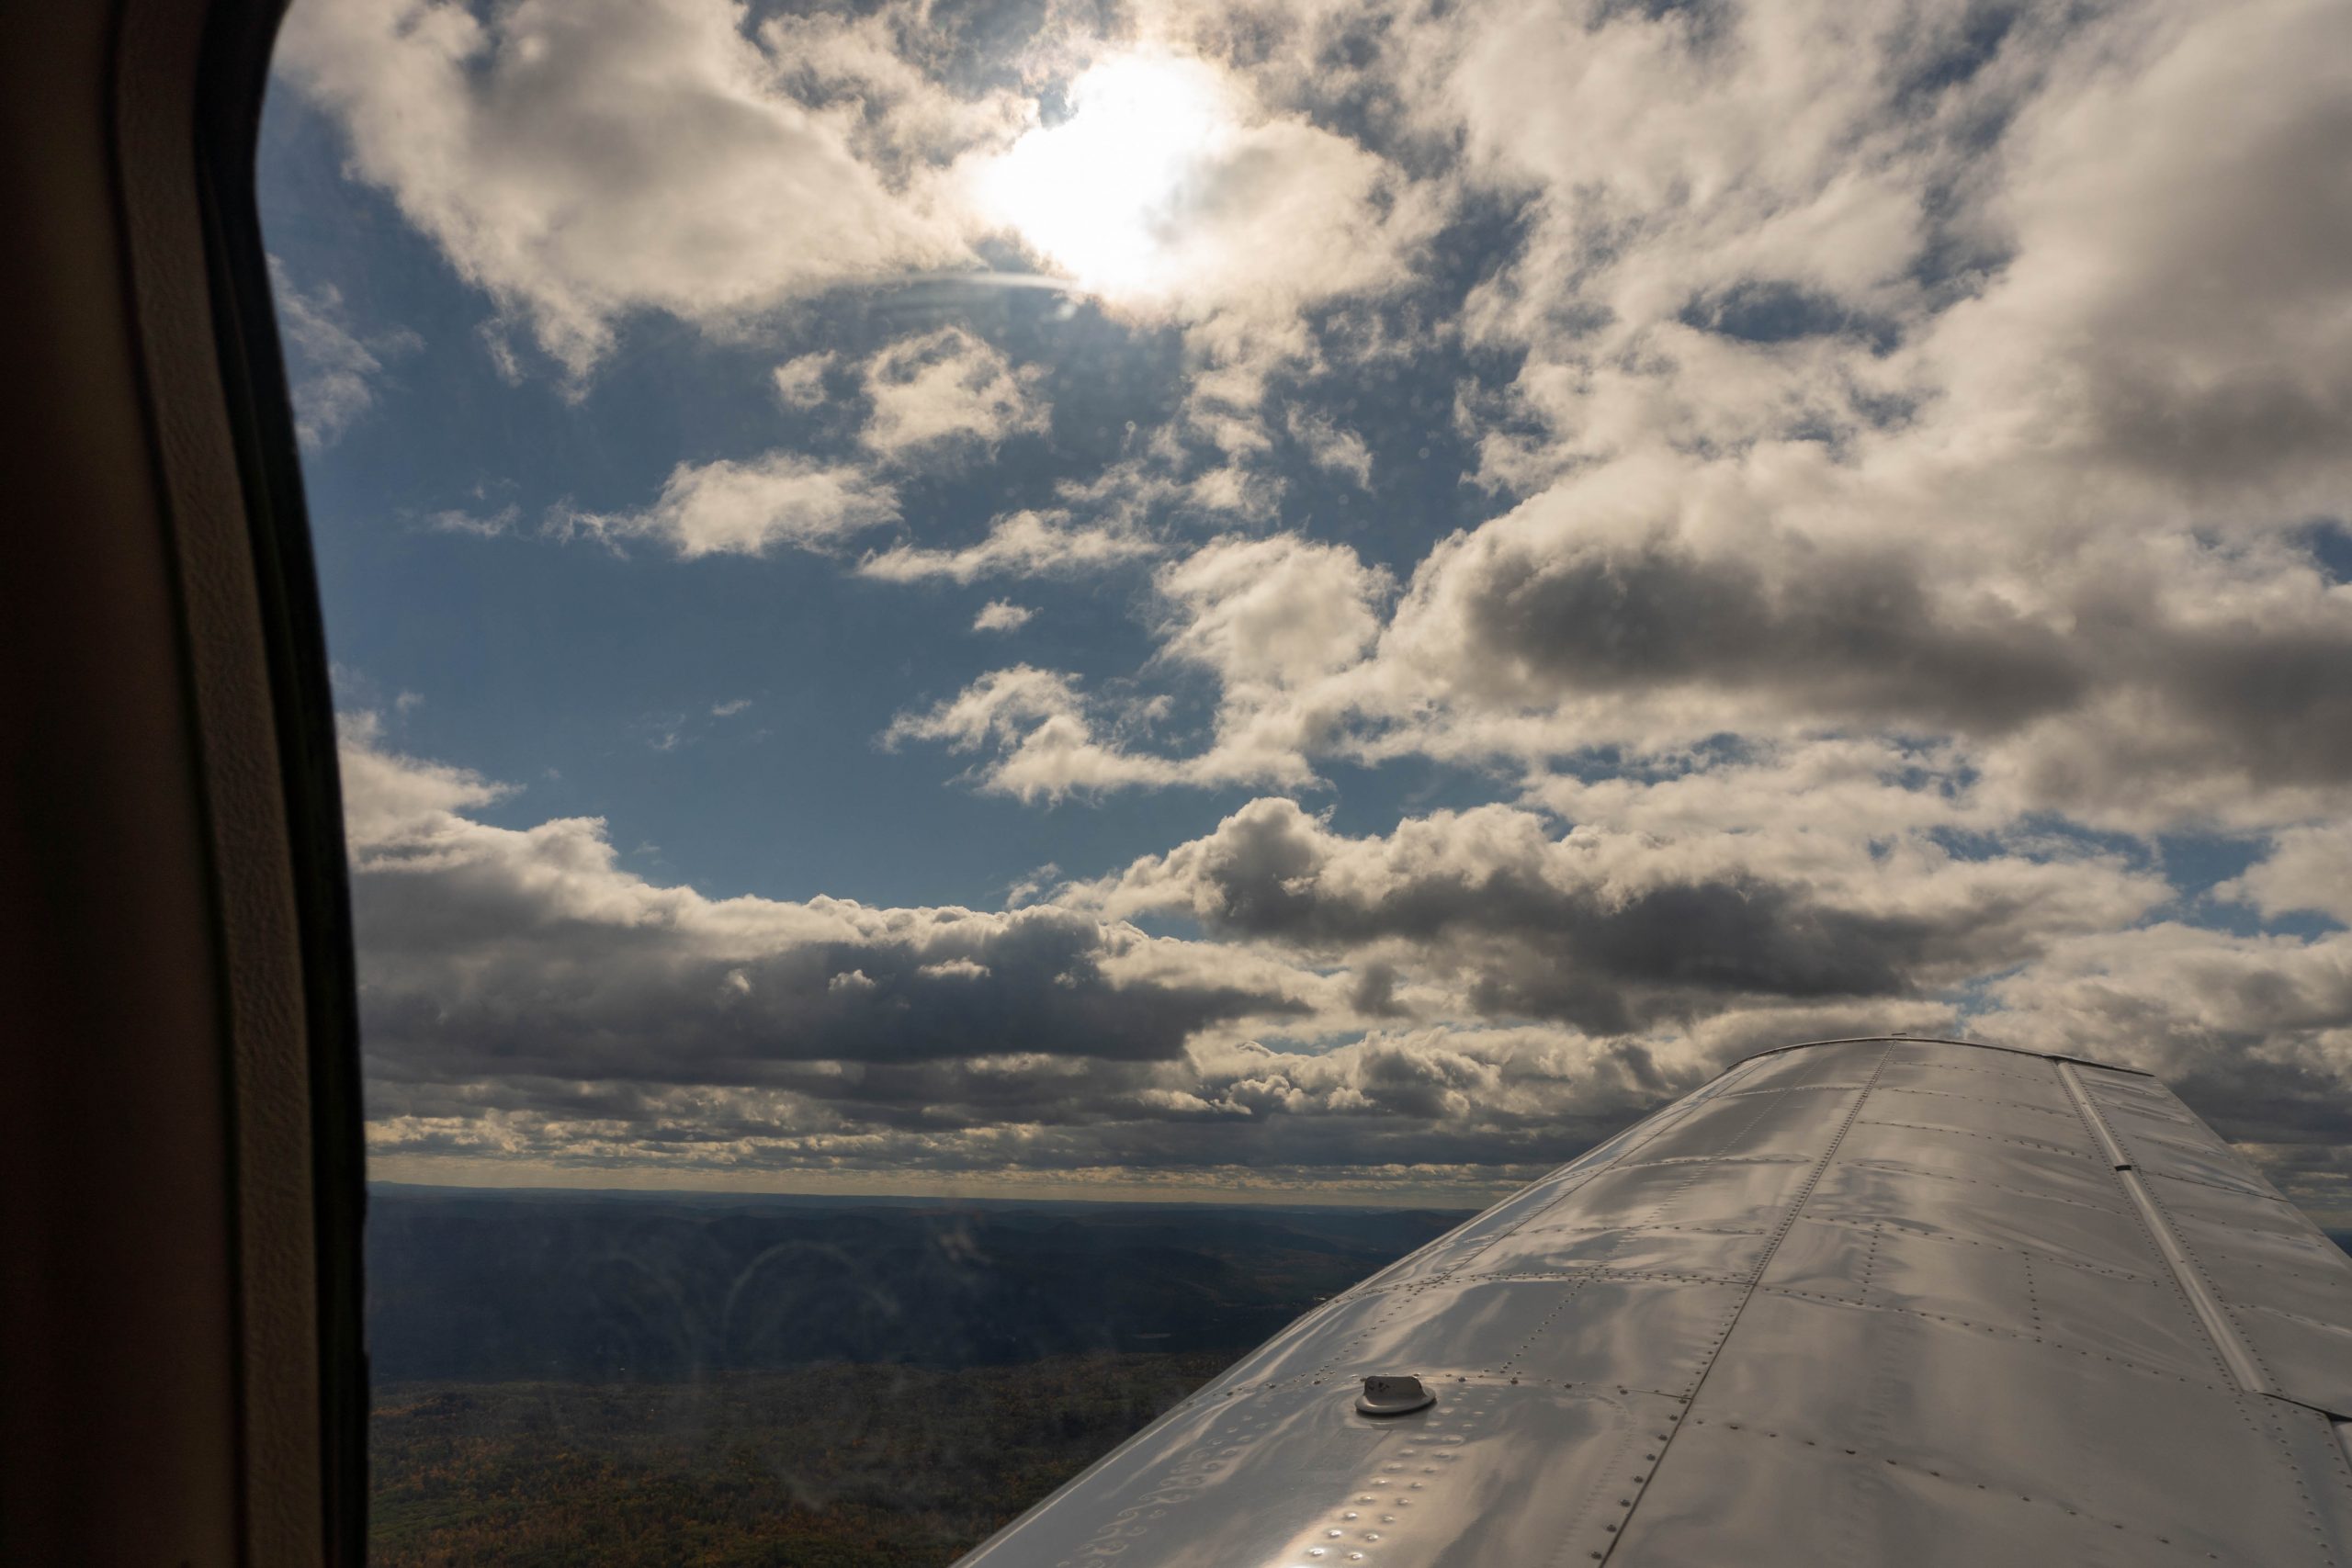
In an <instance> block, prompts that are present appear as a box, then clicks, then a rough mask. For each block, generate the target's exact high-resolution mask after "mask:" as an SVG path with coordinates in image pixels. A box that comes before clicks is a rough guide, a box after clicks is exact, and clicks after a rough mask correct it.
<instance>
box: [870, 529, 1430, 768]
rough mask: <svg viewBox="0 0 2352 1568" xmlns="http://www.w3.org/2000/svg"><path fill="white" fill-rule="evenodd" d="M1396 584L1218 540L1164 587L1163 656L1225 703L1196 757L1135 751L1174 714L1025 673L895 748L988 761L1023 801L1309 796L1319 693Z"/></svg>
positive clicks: (943, 706)
mask: <svg viewBox="0 0 2352 1568" xmlns="http://www.w3.org/2000/svg"><path fill="white" fill-rule="evenodd" d="M1388 588H1389V583H1388V579H1387V577H1386V576H1385V574H1384V573H1383V572H1381V571H1379V570H1377V569H1373V568H1367V567H1365V566H1364V565H1363V563H1362V562H1361V561H1360V560H1359V559H1358V558H1356V555H1355V553H1354V552H1353V551H1351V550H1350V549H1348V548H1347V547H1344V546H1327V545H1317V544H1310V543H1308V542H1306V541H1305V540H1302V539H1299V538H1297V537H1296V536H1291V535H1278V536H1274V537H1272V538H1268V539H1256V540H1251V539H1240V538H1222V539H1218V540H1216V541H1214V542H1212V543H1211V544H1209V545H1207V546H1205V547H1203V548H1201V549H1200V550H1198V551H1196V552H1194V553H1193V555H1192V556H1190V557H1188V558H1186V559H1184V560H1182V561H1179V562H1171V563H1170V564H1169V565H1168V566H1165V567H1163V568H1161V569H1160V570H1159V572H1158V573H1157V574H1156V575H1155V576H1154V579H1153V589H1154V592H1155V593H1156V595H1157V597H1158V601H1159V608H1160V611H1161V626H1160V634H1161V658H1162V659H1163V660H1166V661H1168V662H1170V663H1174V664H1184V665H1191V666H1194V667H1197V668H1200V669H1203V670H1205V671H1210V672H1211V673H1212V674H1213V675H1214V676H1215V677H1216V680H1217V682H1218V684H1219V687H1220V693H1221V696H1220V701H1219V703H1218V705H1217V710H1216V718H1215V720H1214V724H1213V727H1212V728H1213V733H1212V735H1211V738H1210V739H1209V741H1208V743H1207V745H1206V746H1204V748H1203V749H1202V750H1199V751H1197V752H1195V753H1194V754H1193V755H1191V756H1186V757H1169V756H1164V755H1159V754H1156V753H1153V752H1149V751H1145V750H1139V749H1138V748H1137V747H1136V745H1135V744H1134V742H1135V741H1136V740H1137V739H1142V738H1143V737H1144V736H1145V735H1146V734H1147V732H1148V730H1149V729H1150V728H1152V725H1153V722H1154V721H1155V720H1156V719H1157V718H1159V716H1161V714H1162V713H1163V711H1164V705H1163V704H1160V703H1158V702H1156V701H1145V702H1141V703H1134V702H1130V703H1126V704H1125V705H1107V706H1106V705H1104V704H1103V703H1099V702H1090V701H1089V700H1088V699H1087V697H1086V696H1085V695H1084V694H1082V693H1081V691H1080V686H1079V682H1077V680H1076V679H1075V678H1074V677H1071V676H1069V675H1065V674H1059V673H1056V672H1052V671H1044V670H1039V669H1036V668H1034V667H1032V666H1029V665H1019V666H1015V667H1014V668H1012V669H1010V670H998V671H991V672H989V673H988V674H986V675H983V676H981V677H980V678H979V679H978V681H975V682H972V683H971V684H970V685H968V686H967V687H966V688H965V689H964V690H963V691H962V692H960V693H958V694H956V695H955V696H954V697H950V698H948V699H946V700H944V701H943V702H941V703H938V704H936V705H933V707H932V708H930V709H929V710H927V711H924V712H921V713H908V714H901V715H900V716H899V717H898V718H897V719H896V720H894V721H893V722H892V724H891V726H890V728H889V729H888V732H887V734H886V736H885V739H886V740H887V741H888V742H889V743H891V744H897V743H899V742H903V741H907V740H933V741H942V742H944V743H945V744H946V745H947V746H948V747H949V749H950V750H956V751H965V752H970V751H979V750H989V751H991V752H992V756H991V757H990V759H989V761H985V762H984V763H982V764H981V766H980V768H979V769H978V772H977V773H976V775H975V776H976V777H977V779H978V783H979V784H981V785H982V787H984V788H986V789H989V790H992V791H995V792H998V793H1001V794H1006V795H1013V796H1015V797H1017V798H1019V799H1022V800H1039V799H1047V800H1057V799H1060V798H1062V797H1063V796H1065V795H1072V794H1096V793H1100V792H1103V791H1107V790H1111V789H1118V788H1129V787H1148V788H1160V787H1166V786H1169V785H1171V784H1190V785H1195V786H1198V785H1214V784H1273V785H1282V786H1303V785H1311V784H1315V783H1316V782H1317V779H1316V776H1315V773H1314V771H1313V769H1312V767H1311V766H1310V765H1309V763H1308V761H1307V753H1308V751H1309V750H1311V749H1312V746H1313V742H1314V740H1315V739H1316V738H1317V733H1318V732H1319V731H1320V730H1322V729H1323V728H1327V727H1328V722H1329V716H1325V715H1321V714H1319V713H1318V712H1317V708H1316V705H1315V704H1314V701H1313V699H1312V696H1311V695H1310V694H1311V693H1312V692H1313V691H1314V690H1315V689H1316V688H1317V685H1318V683H1319V682H1320V680H1321V679H1322V678H1323V677H1325V676H1327V675H1329V673H1330V672H1332V671H1336V670H1339V669H1340V668H1341V667H1343V666H1345V665H1347V664H1348V663H1349V662H1350V661H1351V660H1353V659H1355V658H1356V657H1357V656H1358V655H1359V654H1360V653H1361V652H1362V651H1363V649H1364V647H1365V646H1366V645H1367V644H1368V643H1369V642H1370V640H1371V638H1372V637H1373V635H1374V632H1375V630H1376V629H1377V626H1378V622H1377V619H1376V617H1375V615H1374V610H1373V606H1374V604H1376V603H1377V602H1378V601H1379V600H1380V599H1382V598H1383V597H1384V596H1385V594H1386V593H1387V592H1388Z"/></svg>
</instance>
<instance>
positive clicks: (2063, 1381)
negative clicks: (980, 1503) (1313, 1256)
mask: <svg viewBox="0 0 2352 1568" xmlns="http://www.w3.org/2000/svg"><path fill="white" fill-rule="evenodd" d="M1396 1374H1411V1375H1415V1376H1418V1377H1419V1379H1421V1380H1422V1382H1424V1383H1425V1384H1426V1386H1427V1387H1428V1388H1429V1389H1430V1391H1431V1392H1433V1393H1435V1394H1436V1400H1435V1403H1434V1404H1431V1405H1430V1406H1429V1407H1427V1408H1425V1409H1422V1410H1419V1411H1415V1412H1413V1413H1410V1414H1406V1415H1396V1416H1366V1415H1363V1414H1360V1413H1359V1412H1358V1411H1357V1409H1356V1407H1355V1403H1354V1400H1355V1396H1356V1394H1357V1393H1358V1391H1359V1390H1360V1388H1361V1386H1362V1383H1363V1379H1365V1378H1366V1377H1372V1376H1391V1375H1396ZM2347 1417H2352V1261H2347V1259H2346V1258H2345V1256H2344V1255H2343V1253H2342V1252H2340V1251H2339V1250H2338V1249H2337V1248H2336V1247H2334V1246H2333V1245H2332V1244H2330V1243H2329V1241H2328V1240H2327V1238H2326V1237H2325V1236H2324V1235H2322V1234H2321V1233H2320V1232H2319V1231H2318V1229H2317V1228H2315V1227H2314V1226H2313V1225H2312V1223H2311V1222H2310V1221H2309V1220H2308V1219H2306V1218H2304V1216H2303V1215H2302V1214H2301V1213H2300V1212H2298V1211H2297V1210H2296V1209H2295V1208H2294V1207H2293V1206H2292V1205H2291V1204H2290V1203H2288V1202H2287V1201H2285V1200H2284V1199H2282V1198H2280V1197H2279V1196H2278V1193H2277V1192H2276V1191H2275V1190H2272V1189H2271V1188H2270V1187H2269V1186H2268V1185H2267V1183H2266V1182H2264V1181H2263V1179H2261V1178H2260V1177H2259V1176H2257V1175H2256V1173H2255V1171H2254V1170H2253V1168H2251V1167H2249V1166H2248V1165H2247V1164H2246V1163H2245V1161H2244V1160H2242V1159H2240V1158H2239V1157H2238V1156H2236V1155H2235V1154H2233V1152H2231V1150H2230V1149H2229V1147H2228V1146H2227V1145H2224V1144H2223V1143H2222V1141H2221V1139H2220V1138H2218V1137H2216V1136H2215V1135H2214V1134H2213V1133H2212V1131H2211V1129H2209V1128H2208V1127H2207V1126H2206V1125H2205V1124H2204V1123H2203V1122H2200V1121H2199V1120H2198V1119H2197V1117H2195V1116H2194V1115H2192V1114H2191V1113H2190V1112H2189V1111H2188V1110H2187V1109H2186V1108H2185V1107H2183V1106H2182V1105H2181V1103H2180V1102H2179V1101H2178V1100H2176V1099H2175V1098H2174V1097H2173V1096H2172V1094H2171V1093H2170V1092H2169V1091H2167V1090H2166V1089H2165V1087H2164V1086H2163V1085H2162V1084H2160V1083H2158V1082H2157V1081H2156V1080H2155V1079H2154V1078H2152V1077H2146V1076H2145V1075H2143V1074H2139V1073H2134V1072H2130V1071H2125V1070H2120V1069H2116V1068H2109V1067H2104V1066H2097V1065H2094V1064H2091V1063H2086V1062H2080V1061H2075V1060H2071V1059H2067V1058H2060V1057H2049V1056H2041V1055H2030V1054H2027V1053H2024V1052H2018V1051H2009V1050H2005V1049H2000V1048H1996V1047H1990V1046H1982V1045H1972V1044H1966V1043H1955V1042H1943V1041H1926V1040H1912V1039H1895V1040H1883V1039H1882V1040H1851V1041H1833V1042H1828V1043H1820V1044H1813V1045H1805V1046H1799V1047H1792V1048H1790V1049H1787V1050H1784V1051H1780V1052H1774V1053H1769V1054H1767V1055H1760V1056H1754V1057H1750V1058H1749V1059H1747V1061H1745V1062H1742V1063H1740V1064H1739V1065H1737V1066H1734V1067H1733V1068H1731V1069H1730V1070H1729V1071H1728V1072H1726V1073H1724V1075H1723V1076H1722V1077H1719V1078H1717V1079H1715V1080H1714V1081H1713V1083H1710V1084H1708V1085H1707V1086H1705V1087H1704V1088H1702V1089H1699V1090H1697V1091H1696V1092H1695V1093H1693V1094H1691V1095H1690V1096H1689V1097H1688V1098H1686V1099H1684V1100H1679V1101H1678V1102H1677V1103H1675V1104H1674V1105H1671V1106H1669V1107H1668V1108H1667V1109H1665V1110H1664V1111H1659V1112H1658V1113H1657V1114H1656V1115H1654V1116H1652V1117H1650V1118H1649V1119H1648V1120H1647V1121H1645V1122H1641V1123H1640V1124H1638V1125H1637V1126H1634V1127H1633V1128H1630V1129H1628V1130H1627V1131H1626V1132H1624V1133H1623V1134H1620V1135H1619V1136H1617V1137H1616V1138H1613V1139H1611V1141H1610V1142H1608V1143H1606V1144H1604V1145H1600V1147H1598V1148H1595V1149H1593V1150H1592V1151H1591V1152H1589V1154H1587V1155H1585V1156H1583V1157H1582V1158H1580V1159H1577V1160H1576V1161H1574V1162H1573V1163H1571V1164H1569V1165H1567V1166H1566V1167H1563V1168H1561V1169H1559V1170H1557V1171H1555V1172H1553V1173H1552V1174H1551V1175H1550V1176H1548V1177H1545V1178H1544V1179H1543V1180H1541V1181H1538V1182H1536V1183H1535V1184H1534V1185H1533V1186H1532V1187H1529V1188H1527V1189H1526V1190H1523V1191H1521V1192H1519V1193H1517V1194H1516V1195H1514V1196H1512V1197H1511V1198H1510V1199H1508V1200H1506V1201H1503V1202H1501V1203H1499V1204H1498V1205H1496V1206H1495V1207H1494V1208H1492V1209H1489V1210H1488V1211H1487V1212H1486V1213H1483V1214H1481V1215H1479V1216H1478V1217H1477V1218H1476V1219H1475V1220H1472V1221H1471V1222H1469V1223H1468V1224H1464V1225H1463V1226H1462V1227H1461V1228H1459V1229H1458V1230H1455V1231H1453V1232H1452V1233H1451V1234H1449V1235H1445V1236H1443V1237H1441V1238H1440V1239H1439V1240H1437V1241H1435V1242H1433V1243H1431V1244H1430V1246H1428V1247H1423V1248H1422V1249H1421V1250H1420V1251H1419V1252H1417V1253H1414V1254H1413V1255H1412V1256H1411V1257H1409V1258H1405V1259H1404V1260H1403V1261H1401V1262H1399V1263H1397V1264H1396V1265H1395V1266H1394V1267H1392V1268H1390V1269H1386V1270H1385V1271H1384V1272H1383V1273H1381V1274H1378V1275H1376V1276H1374V1278H1373V1279H1371V1280H1367V1281H1365V1282H1364V1283H1363V1285H1361V1286H1359V1287H1358V1288H1357V1289H1355V1290H1353V1291H1351V1292H1348V1293H1347V1294H1346V1295H1343V1296H1340V1297H1337V1298H1335V1299H1333V1300H1332V1301H1330V1302H1328V1303H1325V1304H1324V1305H1322V1306H1320V1307H1318V1308H1317V1309H1316V1310H1315V1311H1314V1312H1312V1313H1310V1314H1307V1315H1306V1317H1304V1318H1301V1319H1300V1320H1299V1321H1298V1322H1297V1323H1295V1324H1294V1325H1291V1326H1290V1327H1289V1328H1287V1329H1285V1330H1284V1331H1283V1333H1281V1334H1280V1335H1278V1336H1276V1337H1274V1338H1273V1339H1272V1341H1270V1342H1269V1343H1268V1344H1266V1345H1265V1346H1263V1347H1262V1348H1260V1349H1259V1350H1257V1351H1256V1352H1255V1353H1253V1354H1252V1355H1250V1356H1249V1357H1248V1358H1246V1359H1243V1360H1242V1361H1240V1362H1238V1364H1236V1365H1235V1366H1233V1367H1232V1368H1230V1369H1228V1370H1227V1371H1226V1372H1225V1373H1224V1374H1223V1375H1222V1376H1220V1377H1218V1378H1217V1379H1216V1381H1215V1382H1211V1383H1210V1384H1209V1385H1208V1386H1207V1387H1205V1388H1204V1389H1203V1390H1201V1391H1200V1392H1199V1393H1196V1394H1194V1395H1193V1397H1192V1398H1190V1399H1189V1400H1187V1401H1185V1402H1184V1403H1183V1404H1180V1405H1179V1406H1177V1407H1176V1408H1175V1409H1174V1410H1172V1411H1170V1412H1169V1414H1168V1415H1166V1416H1163V1417H1162V1418H1161V1419H1160V1420H1159V1421H1158V1422H1157V1423H1155V1424H1154V1425H1152V1426H1151V1427H1148V1428H1147V1429H1146V1430H1144V1431H1143V1432H1142V1433H1141V1434H1139V1435H1138V1436H1136V1438H1134V1439H1132V1440H1131V1441H1129V1442H1128V1443H1126V1444H1125V1446H1123V1447H1122V1448H1120V1449H1118V1450H1115V1451H1114V1452H1113V1453H1112V1454H1110V1455H1109V1456H1108V1457H1107V1458H1105V1459H1103V1461H1101V1462H1100V1463H1098V1464H1096V1465H1095V1466H1094V1467H1093V1468H1092V1469H1091V1470H1089V1471H1088V1472H1085V1473H1084V1474H1083V1475H1080V1477H1079V1478H1078V1479H1076V1480H1075V1481H1073V1482H1071V1483H1069V1485H1068V1486H1066V1487H1064V1488H1063V1489H1062V1490H1061V1491H1060V1492H1058V1493H1057V1494H1056V1495H1054V1496H1052V1497H1050V1498H1048V1499H1047V1500H1046V1502H1045V1503H1043V1504H1041V1505H1039V1506H1037V1507H1036V1508H1035V1509H1032V1510H1031V1511H1030V1512H1029V1513H1028V1514H1026V1515H1024V1516H1023V1517H1022V1518H1020V1519H1019V1520H1017V1521H1015V1522H1014V1523H1013V1524H1012V1526H1010V1527H1008V1528H1007V1529H1004V1530H1003V1531H1001V1533H999V1534H998V1535H997V1536H996V1537H994V1538H993V1539H992V1540H989V1541H988V1542H987V1543H986V1544H984V1545H983V1546H981V1547H980V1548H979V1549H978V1551H976V1552H974V1553H973V1554H972V1555H971V1556H970V1557H969V1558H967V1559H966V1562H967V1564H968V1565H969V1568H1032V1565H1039V1568H1044V1565H1053V1568H1082V1565H1087V1564H1095V1563H1105V1562H1114V1561H1115V1562H1117V1563H1119V1564H1120V1568H1437V1565H1441V1564H1442V1565H1445V1568H1577V1565H1579V1564H1590V1563H1595V1562H1608V1563H1614V1564H1620V1565H1623V1568H1661V1565H1665V1564H1692V1565H1698V1564H1706V1565H1715V1564H1730V1563H1739V1564H1753V1565H1758V1568H1773V1565H1778V1564H1805V1565H1808V1568H1811V1565H1820V1564H1849V1563H1851V1564H1864V1563H1868V1564H1882V1563H1902V1564H1939V1563H1954V1564H1958V1563H1966V1564H1970V1565H1972V1568H1977V1565H1982V1564H1987V1563H2010V1562H2028V1563H2045V1562H2067V1563H2085V1564H2118V1565H2120V1564H2127V1563H2128V1564H2168V1563H2211V1562H2227V1563H2261V1564H2306V1563H2307V1564H2312V1568H2324V1565H2331V1564H2333V1565H2337V1568H2352V1465H2348V1464H2347V1451H2346V1441H2345V1438H2346V1430H2347V1428H2346V1427H2345V1426H2344V1425H2343V1423H2344V1421H2345V1420H2346V1418H2347Z"/></svg>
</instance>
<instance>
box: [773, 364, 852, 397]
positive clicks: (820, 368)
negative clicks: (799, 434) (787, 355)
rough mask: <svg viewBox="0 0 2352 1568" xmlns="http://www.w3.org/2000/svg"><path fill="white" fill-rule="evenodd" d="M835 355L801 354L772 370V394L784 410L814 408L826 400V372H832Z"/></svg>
mask: <svg viewBox="0 0 2352 1568" xmlns="http://www.w3.org/2000/svg"><path fill="white" fill-rule="evenodd" d="M837 357H838V355H834V354H832V353H831V352H827V353H823V354H803V355H798V356H797V357H796V358H792V359H787V360H786V361H785V362H784V363H783V364H782V365H779V366H777V367H775V377H774V379H775V395H776V398H777V399H778V400H780V401H781V402H782V403H783V404H784V406H785V407H786V408H792V409H813V408H817V407H819V406H820V405H821V404H823V402H824V400H825V372H826V371H828V370H830V369H831V368H832V367H833V361H834V360H835V359H836V358H837Z"/></svg>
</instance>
